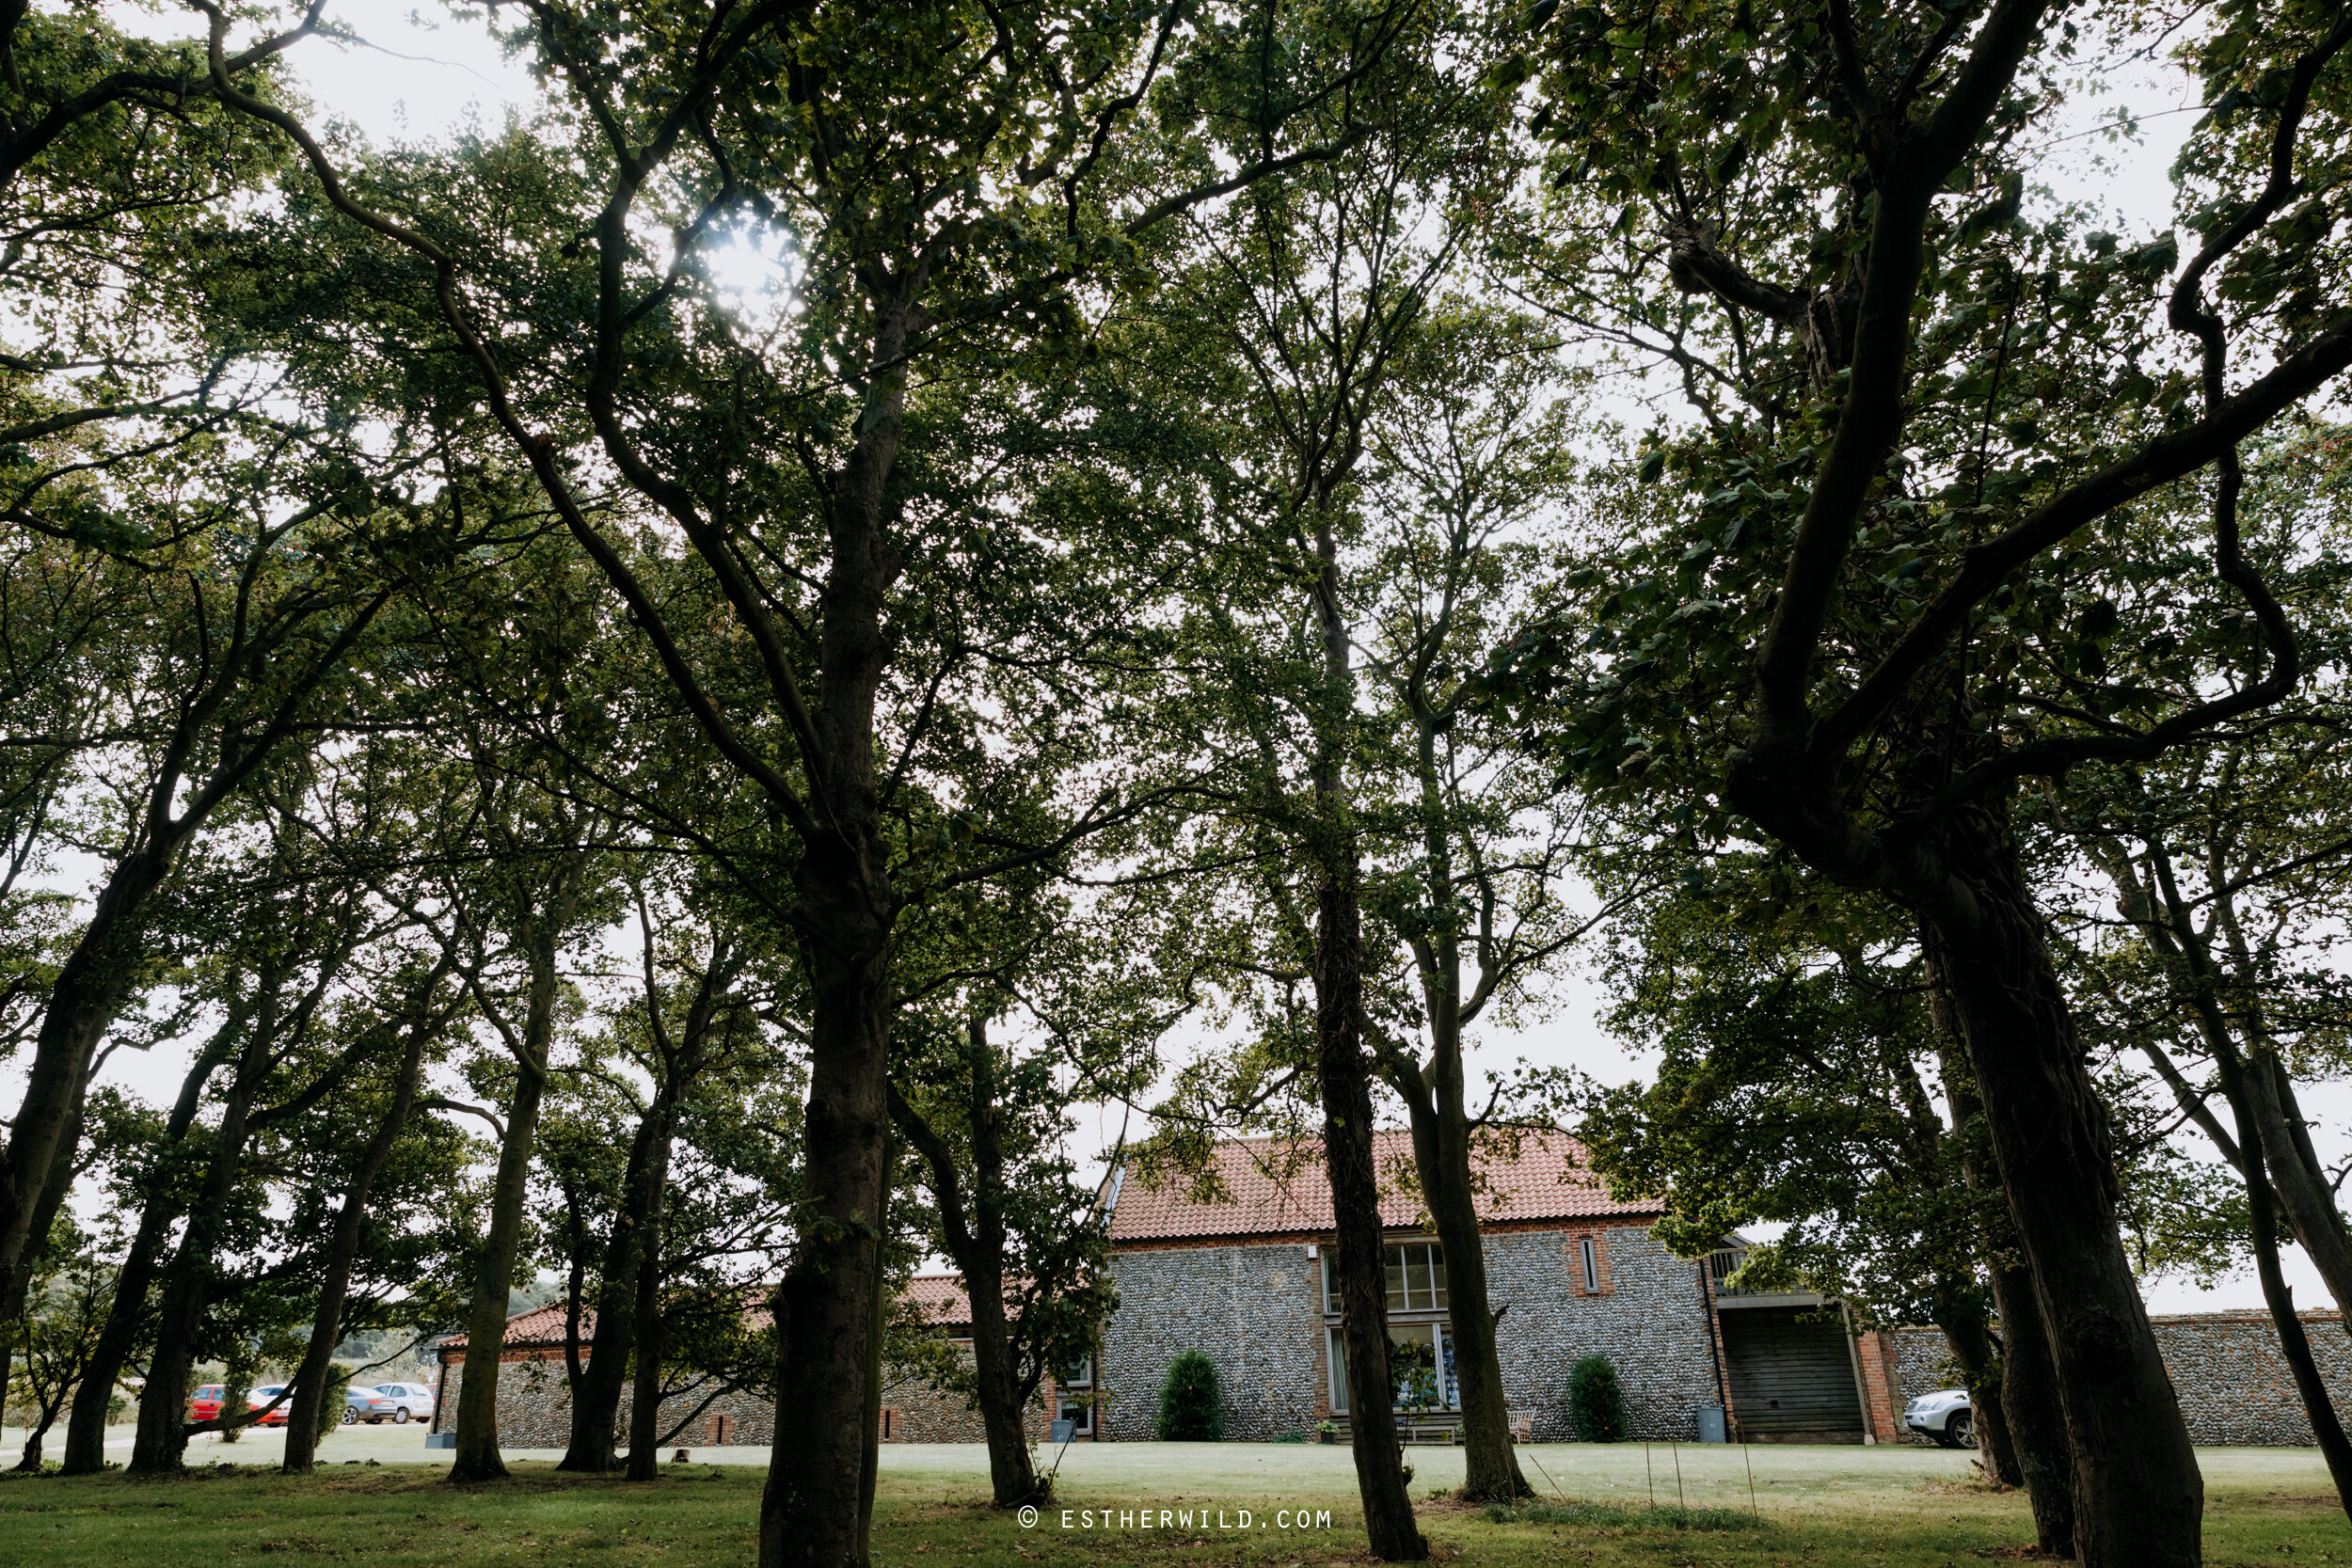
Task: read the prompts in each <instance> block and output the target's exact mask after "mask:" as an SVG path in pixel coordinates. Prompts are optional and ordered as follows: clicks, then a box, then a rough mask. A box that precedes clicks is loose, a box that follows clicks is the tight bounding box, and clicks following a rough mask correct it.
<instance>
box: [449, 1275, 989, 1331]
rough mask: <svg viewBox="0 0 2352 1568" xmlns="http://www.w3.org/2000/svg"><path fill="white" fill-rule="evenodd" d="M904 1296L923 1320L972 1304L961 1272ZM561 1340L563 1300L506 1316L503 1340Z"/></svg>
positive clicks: (751, 1312) (917, 1279)
mask: <svg viewBox="0 0 2352 1568" xmlns="http://www.w3.org/2000/svg"><path fill="white" fill-rule="evenodd" d="M905 1299H906V1300H909V1301H912V1302H914V1304H915V1305H916V1306H917V1307H921V1308H922V1310H923V1317H924V1319H925V1321H926V1322H929V1323H940V1324H943V1325H946V1326H951V1327H952V1326H957V1325H961V1324H966V1323H970V1322H971V1321H972V1304H971V1303H970V1302H969V1301H968V1300H966V1299H965V1297H964V1293H963V1276H962V1275H954V1274H918V1275H915V1276H914V1278H913V1279H911V1280H909V1281H908V1282H907V1289H906V1291H905ZM743 1318H744V1321H745V1322H746V1323H749V1324H750V1325H751V1326H752V1327H754V1328H764V1327H766V1326H767V1324H768V1321H769V1320H768V1305H767V1303H766V1302H765V1301H758V1302H754V1303H751V1304H749V1305H747V1306H745V1307H744V1308H743ZM594 1338H596V1309H595V1308H594V1307H584V1306H583V1307H581V1308H580V1346H581V1348H582V1349H583V1350H584V1349H585V1348H586V1347H587V1345H588V1342H589V1341H590V1340H591V1339H594ZM563 1342H564V1304H563V1303H562V1302H560V1301H556V1302H549V1303H548V1305H547V1306H545V1307H532V1308H531V1309H530V1310H529V1311H525V1312H517V1313H516V1314H515V1315H514V1316H513V1317H511V1318H509V1319H507V1320H506V1343H507V1344H508V1345H510V1346H513V1345H530V1346H536V1347H544V1346H548V1345H560V1344H562V1343H563ZM440 1346H441V1348H442V1349H443V1350H464V1349H465V1348H466V1336H464V1335H463V1334H453V1335H450V1336H449V1337H448V1338H445V1339H443V1340H442V1341H441V1342H440Z"/></svg>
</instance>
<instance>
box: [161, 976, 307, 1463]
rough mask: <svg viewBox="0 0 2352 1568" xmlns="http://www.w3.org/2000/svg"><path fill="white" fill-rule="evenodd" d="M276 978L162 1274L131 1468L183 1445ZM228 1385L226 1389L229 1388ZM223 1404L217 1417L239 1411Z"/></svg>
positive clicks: (269, 1029) (266, 1054)
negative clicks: (191, 1376) (191, 1383)
mask: <svg viewBox="0 0 2352 1568" xmlns="http://www.w3.org/2000/svg"><path fill="white" fill-rule="evenodd" d="M274 984H275V982H274V981H272V980H269V979H264V980H262V982H261V985H262V989H263V996H264V1000H263V1002H262V1006H261V1007H260V1008H259V1009H258V1011H257V1012H256V1015H255V1017H254V1021H253V1026H252V1028H251V1030H250V1031H249V1032H248V1033H247V1034H246V1041H245V1048H244V1050H243V1051H242V1052H240V1053H239V1054H238V1059H237V1071H236V1076H235V1077H234V1078H232V1079H231V1080H230V1085H229V1094H228V1097H227V1099H226V1101H224V1102H223V1104H222V1106H221V1115H220V1126H219V1127H218V1128H217V1129H215V1132H214V1134H213V1154H212V1159H211V1161H210V1162H209V1163H208V1164H206V1165H205V1167H204V1181H203V1184H202V1186H201V1187H199V1189H198V1191H197V1194H196V1200H195V1201H194V1202H193V1203H192V1204H190V1205H189V1207H188V1224H187V1228H186V1229H185V1230H184V1231H183V1232H182V1233H181V1236H180V1246H179V1250H178V1251H177V1252H175V1253H174V1254H173V1255H172V1260H171V1267H170V1269H169V1270H168V1271H167V1274H166V1276H165V1280H164V1299H163V1310H162V1313H161V1316H160V1318H159V1320H158V1327H157V1329H156V1332H155V1351H154V1354H152V1355H151V1356H150V1357H148V1363H147V1381H146V1383H145V1385H144V1386H141V1388H140V1390H139V1420H138V1429H137V1431H136V1432H135V1433H134V1434H133V1436H132V1441H131V1465H130V1473H131V1474H133V1475H170V1474H173V1473H175V1472H176V1471H178V1470H179V1469H180V1468H181V1467H182V1456H183V1454H184V1453H185V1452H186V1450H187V1446H188V1431H187V1426H186V1424H185V1415H186V1410H187V1402H188V1370H189V1368H190V1367H191V1366H192V1365H194V1362H195V1358H196V1347H197V1343H198V1341H199V1338H201V1336H202V1334H203V1329H204V1317H205V1314H206V1313H207V1312H208V1311H210V1310H211V1308H212V1291H213V1275H214V1272H215V1267H216V1261H215V1256H214V1255H215V1252H216V1251H217V1250H218V1249H219V1246H220V1222H221V1217H222V1212H223V1210H224V1209H225V1208H226V1207H227V1205H228V1202H229V1195H230V1193H231V1192H233V1191H235V1189H236V1185H237V1176H238V1173H239V1171H240V1170H241V1169H242V1168H243V1166H244V1164H245V1141H246V1129H247V1126H248V1123H249V1120H250V1118H251V1117H252V1114H253V1101H254V1099H255V1097H256V1096H257V1095H258V1094H259V1093H260V1091H261V1086H262V1076H263V1074H264V1073H265V1072H266V1071H267V1070H268V1068H269V1061H270V1055H271V1052H272V1048H273V1047H274V1045H275V1044H276V1042H277V1039H278V1027H277V1017H278V1009H277V1002H276V998H275V996H274V994H272V988H273V987H274ZM232 1392H233V1390H232ZM243 1414H244V1412H243V1411H232V1410H230V1409H229V1408H227V1407H226V1406H225V1405H224V1407H223V1408H222V1410H221V1417H222V1418H224V1419H227V1418H233V1417H236V1416H241V1415H243Z"/></svg>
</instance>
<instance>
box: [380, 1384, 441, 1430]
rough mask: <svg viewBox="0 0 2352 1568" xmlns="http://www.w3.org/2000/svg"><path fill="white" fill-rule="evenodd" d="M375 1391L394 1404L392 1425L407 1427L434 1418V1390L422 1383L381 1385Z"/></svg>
mask: <svg viewBox="0 0 2352 1568" xmlns="http://www.w3.org/2000/svg"><path fill="white" fill-rule="evenodd" d="M375 1391H376V1392H377V1393H378V1394H381V1395H383V1396H384V1398H386V1399H388V1400H389V1401H391V1402H392V1404H393V1407H394V1408H393V1411H392V1424H393V1425H394V1426H405V1425H406V1424H407V1423H408V1422H409V1421H411V1420H419V1421H429V1420H431V1419H432V1418H433V1389H432V1388H431V1386H428V1385H426V1384H422V1383H379V1384H377V1385H376V1386H375Z"/></svg>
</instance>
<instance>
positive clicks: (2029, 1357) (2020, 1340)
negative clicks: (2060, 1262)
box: [1993, 1263, 2074, 1557]
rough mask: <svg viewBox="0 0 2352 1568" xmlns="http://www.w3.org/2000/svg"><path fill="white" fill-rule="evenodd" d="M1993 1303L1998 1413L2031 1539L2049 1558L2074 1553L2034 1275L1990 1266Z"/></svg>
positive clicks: (2070, 1487)
mask: <svg viewBox="0 0 2352 1568" xmlns="http://www.w3.org/2000/svg"><path fill="white" fill-rule="evenodd" d="M1993 1301H1994V1310H1995V1311H1997V1312H1998V1313H1999V1314H2000V1320H2001V1413H2002V1414H2003V1415H2004V1416H2005V1417H2007V1418H2008V1419H2009V1434H2010V1443H2011V1444H2012V1445H2013V1446H2014V1447H2015V1448H2016V1449H2017V1468H2018V1471H2019V1473H2020V1474H2022V1475H2023V1476H2024V1477H2025V1478H2026V1502H2027V1503H2028V1504H2029V1505H2030V1506H2031V1507H2032V1509H2033V1528H2034V1544H2035V1547H2036V1549H2037V1550H2039V1551H2041V1552H2042V1553H2044V1554H2045V1555H2047V1556H2050V1557H2073V1556H2074V1452H2073V1450H2072V1449H2071V1448H2070V1447H2069V1442H2068V1437H2067V1431H2066V1412H2065V1410H2064V1409H2063V1408H2062V1407H2061V1406H2060V1404H2059V1402H2058V1369H2057V1367H2056V1366H2055V1365H2054V1363H2053V1358H2052V1356H2051V1354H2050V1335H2049V1331H2048V1329H2047V1328H2045V1327H2044V1326H2043V1324H2042V1305H2041V1302H2040V1300H2039V1299H2038V1298H2037V1297H2036V1296H2035V1294H2034V1289H2033V1275H2031V1274H2030V1273H2028V1272H2027V1271H2026V1269H2024V1268H2023V1267H2019V1266H2016V1265H2003V1264H1998V1263H1996V1264H1994V1266H1993Z"/></svg>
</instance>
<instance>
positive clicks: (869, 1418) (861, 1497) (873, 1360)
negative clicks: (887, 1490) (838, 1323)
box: [857, 1145, 898, 1556]
mask: <svg viewBox="0 0 2352 1568" xmlns="http://www.w3.org/2000/svg"><path fill="white" fill-rule="evenodd" d="M897 1190H898V1148H897V1146H896V1145H885V1146H884V1147H883V1150H882V1224H881V1225H880V1226H878V1227H877V1228H878V1229H880V1230H881V1231H882V1234H883V1235H885V1236H887V1235H889V1234H890V1226H889V1218H890V1214H889V1206H890V1198H891V1195H892V1194H893V1193H895V1192H896V1191H897ZM885 1283H886V1282H885V1281H884V1280H883V1278H882V1275H881V1274H880V1272H879V1271H878V1272H877V1273H876V1274H875V1276H874V1317H873V1323H872V1333H871V1337H870V1338H868V1339H867V1340H866V1456H865V1463H864V1464H863V1465H861V1467H860V1468H859V1471H858V1513H857V1516H858V1536H857V1547H858V1552H859V1554H860V1555H861V1556H870V1555H871V1553H872V1550H873V1544H874V1491H875V1489H876V1488H877V1487H879V1486H880V1485H881V1484H882V1335H883V1332H884V1328H883V1325H884V1324H885V1323H887V1321H888V1319H889V1313H890V1300H889V1292H888V1291H886V1290H884V1289H883V1286H884V1284H885Z"/></svg>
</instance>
